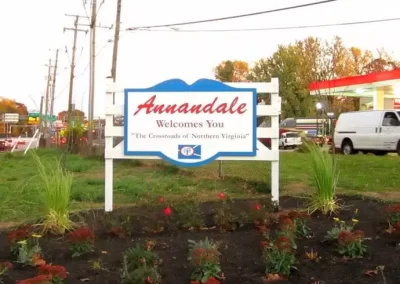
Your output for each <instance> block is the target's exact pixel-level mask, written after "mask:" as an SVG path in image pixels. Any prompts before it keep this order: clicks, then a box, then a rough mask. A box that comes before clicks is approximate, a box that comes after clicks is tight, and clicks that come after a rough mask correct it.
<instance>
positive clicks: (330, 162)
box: [306, 143, 340, 214]
mask: <svg viewBox="0 0 400 284" xmlns="http://www.w3.org/2000/svg"><path fill="white" fill-rule="evenodd" d="M306 146H307V148H308V149H309V151H310V155H311V166H312V171H313V179H314V183H315V186H316V192H315V193H314V194H312V195H311V196H310V197H309V201H308V204H307V207H308V211H309V213H310V214H311V213H314V212H315V211H317V210H320V211H321V212H322V213H323V214H330V213H334V212H336V211H338V210H339V209H340V205H339V204H338V200H337V199H336V186H337V182H338V178H339V172H338V170H337V165H336V157H335V156H334V155H330V154H329V153H327V152H323V151H321V149H320V147H317V146H316V145H314V144H310V143H307V144H306Z"/></svg>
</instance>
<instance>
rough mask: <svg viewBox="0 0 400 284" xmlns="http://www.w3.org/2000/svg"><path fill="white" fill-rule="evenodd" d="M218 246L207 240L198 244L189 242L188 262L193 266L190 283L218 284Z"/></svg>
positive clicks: (219, 268) (219, 269)
mask: <svg viewBox="0 0 400 284" xmlns="http://www.w3.org/2000/svg"><path fill="white" fill-rule="evenodd" d="M219 245H220V244H219V243H217V242H214V241H213V240H209V239H208V238H206V239H205V240H200V241H198V242H196V241H192V240H189V257H188V260H189V261H190V262H191V264H192V266H194V271H193V273H192V275H191V280H192V283H210V282H209V281H214V282H211V283H219V280H218V279H221V266H220V262H219V257H220V255H221V253H220V252H219V250H218V248H219ZM196 281H197V282H196Z"/></svg>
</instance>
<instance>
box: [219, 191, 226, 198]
mask: <svg viewBox="0 0 400 284" xmlns="http://www.w3.org/2000/svg"><path fill="white" fill-rule="evenodd" d="M225 198H226V195H225V193H223V192H220V193H218V199H225Z"/></svg>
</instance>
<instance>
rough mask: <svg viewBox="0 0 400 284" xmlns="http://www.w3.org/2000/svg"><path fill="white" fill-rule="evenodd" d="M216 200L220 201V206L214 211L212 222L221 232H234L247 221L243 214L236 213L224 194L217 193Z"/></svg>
mask: <svg viewBox="0 0 400 284" xmlns="http://www.w3.org/2000/svg"><path fill="white" fill-rule="evenodd" d="M218 198H219V199H220V200H222V205H221V207H220V208H218V209H217V210H216V211H215V215H214V222H215V224H216V225H217V227H218V228H219V230H220V231H221V232H226V231H234V230H236V229H237V228H239V227H242V226H243V225H244V224H245V223H246V222H247V221H248V216H247V215H246V214H245V213H243V212H242V213H240V214H237V213H236V210H235V208H234V201H233V200H232V199H230V198H229V197H228V196H226V195H225V193H223V192H221V193H219V194H218Z"/></svg>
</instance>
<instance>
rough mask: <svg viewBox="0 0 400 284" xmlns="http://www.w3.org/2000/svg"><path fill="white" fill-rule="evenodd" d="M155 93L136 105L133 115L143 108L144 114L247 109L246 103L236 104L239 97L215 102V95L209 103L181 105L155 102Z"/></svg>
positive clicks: (241, 112)
mask: <svg viewBox="0 0 400 284" xmlns="http://www.w3.org/2000/svg"><path fill="white" fill-rule="evenodd" d="M156 98H157V95H153V96H152V97H150V98H149V99H148V100H147V101H145V102H144V103H143V104H140V105H138V107H137V110H136V111H135V112H134V114H133V115H137V114H138V113H139V112H140V111H142V110H145V111H146V114H149V113H158V114H162V113H167V114H174V113H193V114H199V113H209V114H213V113H215V112H216V113H230V114H234V113H238V114H243V113H245V112H246V111H247V109H246V106H247V104H245V103H241V104H239V105H238V106H236V105H237V103H238V101H239V97H235V98H234V99H233V100H232V102H231V103H230V104H228V103H220V104H217V101H218V97H215V98H214V100H213V101H212V102H211V103H209V104H205V105H202V104H194V105H190V104H189V103H183V104H181V105H177V104H171V105H164V104H160V105H158V104H155V100H156Z"/></svg>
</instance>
